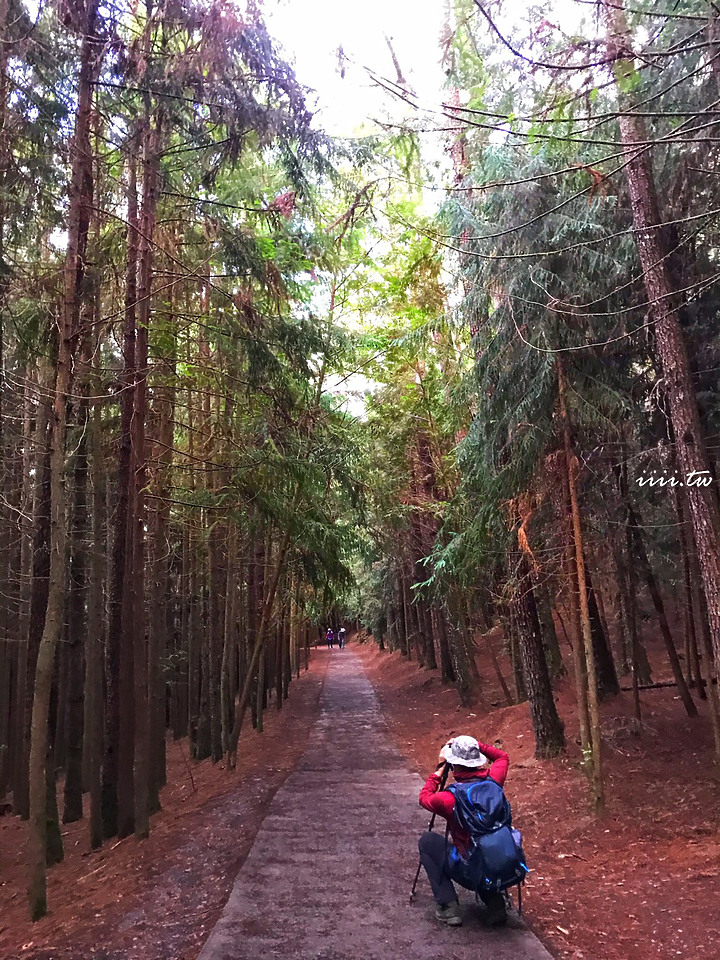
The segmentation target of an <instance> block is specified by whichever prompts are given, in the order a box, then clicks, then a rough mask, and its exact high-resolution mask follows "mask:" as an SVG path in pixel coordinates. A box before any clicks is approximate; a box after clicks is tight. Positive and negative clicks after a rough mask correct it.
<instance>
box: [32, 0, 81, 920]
mask: <svg viewBox="0 0 720 960" xmlns="http://www.w3.org/2000/svg"><path fill="white" fill-rule="evenodd" d="M84 14H85V15H84V17H83V23H82V37H83V39H82V47H81V53H80V73H79V78H78V89H77V113H76V120H75V132H74V140H73V145H72V154H73V160H72V177H71V183H70V208H69V213H68V240H67V252H66V257H65V273H64V296H63V305H62V308H61V311H60V315H59V318H58V346H57V351H58V355H57V364H56V373H55V399H54V403H53V411H52V420H51V447H50V505H51V521H50V578H49V583H48V602H47V607H46V611H45V625H44V627H43V634H42V638H41V641H40V649H39V651H38V661H37V666H36V669H35V696H34V698H33V711H32V731H31V739H30V842H29V859H30V864H31V868H30V884H29V890H28V895H29V902H30V915H31V917H32V919H33V920H38V919H39V918H40V917H42V916H44V915H45V913H46V912H47V895H46V875H45V870H46V868H45V845H46V835H47V819H46V806H47V768H46V757H47V752H48V712H49V708H50V688H51V684H52V674H53V666H54V661H55V647H56V645H57V641H58V639H59V637H60V632H61V630H62V627H63V621H64V606H65V587H66V574H67V566H66V556H65V554H66V528H65V523H66V521H65V496H64V490H63V483H64V469H65V431H66V420H67V402H68V401H67V398H68V394H69V392H70V385H71V383H72V364H73V341H74V337H75V336H76V335H77V329H78V323H79V316H80V297H81V289H82V281H83V271H84V266H85V251H86V245H87V234H88V227H89V223H90V210H91V207H92V192H93V178H92V150H91V144H90V113H91V104H92V90H93V80H94V76H95V72H96V70H97V67H98V57H97V55H96V54H97V48H98V44H97V41H96V38H95V24H96V18H97V0H89V2H88V4H87V6H86V9H85V11H84Z"/></svg>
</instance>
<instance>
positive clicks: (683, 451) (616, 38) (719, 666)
mask: <svg viewBox="0 0 720 960" xmlns="http://www.w3.org/2000/svg"><path fill="white" fill-rule="evenodd" d="M603 5H604V8H605V16H606V20H607V24H608V47H609V50H610V51H611V53H612V54H613V55H614V56H615V57H616V65H615V70H616V75H617V77H618V79H619V80H620V79H621V78H625V81H627V79H629V78H630V79H631V78H632V77H633V75H634V73H635V66H634V62H633V52H632V43H631V38H630V34H629V30H628V26H627V21H626V19H625V13H624V10H623V6H622V3H621V2H613V3H609V2H605V3H604V4H603ZM623 90H630V84H629V83H627V82H623V84H622V89H621V86H620V83H618V99H619V102H620V108H621V111H622V112H621V113H620V117H619V122H620V133H621V136H622V140H623V143H624V144H625V153H626V166H625V172H626V177H627V183H628V188H629V193H630V205H631V208H632V214H633V221H634V225H635V236H636V240H637V245H638V252H639V255H640V263H641V265H642V270H643V278H644V282H645V289H646V292H647V298H648V301H649V304H650V315H651V317H652V318H653V320H654V321H655V326H654V330H655V344H656V350H657V354H658V357H659V359H660V364H661V366H662V372H663V380H664V388H665V393H666V396H667V401H668V406H669V410H670V419H671V421H672V426H673V433H674V436H675V446H676V453H677V458H678V462H679V464H680V469H681V470H682V472H683V473H684V474H685V487H686V490H687V498H688V503H689V508H690V517H691V520H692V528H693V534H694V537H695V542H696V544H697V550H698V559H699V562H700V570H701V573H702V582H703V588H704V591H705V599H706V602H707V609H708V617H709V621H710V633H711V640H712V647H713V653H714V659H715V668H716V671H717V672H718V673H720V512H719V511H718V501H717V494H716V493H715V491H714V490H713V489H712V488H711V487H710V486H700V485H699V483H698V482H697V481H698V478H701V479H702V478H705V479H708V478H710V477H711V476H712V474H711V473H710V461H709V458H708V454H707V447H706V442H705V435H704V431H703V429H702V426H701V424H700V415H699V412H698V406H697V399H696V395H695V387H694V384H693V380H692V372H691V370H690V363H689V360H688V354H687V346H686V344H685V340H684V337H683V332H682V326H681V323H680V316H679V308H680V306H681V305H682V299H681V295H680V294H679V292H678V290H677V285H676V284H675V282H674V281H673V279H672V277H671V275H670V271H669V266H668V255H669V253H670V252H671V250H670V249H669V244H668V242H667V236H668V234H667V231H665V230H663V229H662V228H660V227H659V226H658V225H659V224H660V223H661V217H660V205H659V203H658V196H657V189H656V186H655V180H654V178H653V171H652V163H651V160H652V154H651V152H650V150H649V149H648V148H647V147H644V146H643V147H638V146H636V144H638V143H642V144H644V143H647V142H648V135H647V129H646V125H645V121H644V119H643V118H642V117H641V116H639V115H638V114H637V113H636V112H633V107H634V105H635V98H634V94H633V93H632V92H623ZM634 144H635V145H634Z"/></svg>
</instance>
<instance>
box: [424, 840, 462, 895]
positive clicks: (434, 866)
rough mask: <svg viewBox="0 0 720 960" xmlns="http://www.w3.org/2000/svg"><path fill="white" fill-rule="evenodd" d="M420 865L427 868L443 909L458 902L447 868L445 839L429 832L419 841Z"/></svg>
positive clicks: (431, 883) (429, 878) (433, 889)
mask: <svg viewBox="0 0 720 960" xmlns="http://www.w3.org/2000/svg"><path fill="white" fill-rule="evenodd" d="M418 850H419V851H420V863H421V864H422V865H423V866H424V867H425V872H426V873H427V875H428V880H429V881H430V886H431V887H432V892H433V896H434V897H435V900H436V901H437V902H438V903H439V904H441V905H442V906H443V907H445V906H447V904H448V903H452V902H453V900H457V893H455V887H454V886H453V882H452V880H451V879H450V873H449V871H448V866H447V853H446V843H445V837H444V836H443V835H442V834H440V833H431V832H430V831H429V830H427V831H426V832H425V833H423V835H422V836H421V837H420V839H419V840H418Z"/></svg>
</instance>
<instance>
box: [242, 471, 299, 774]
mask: <svg viewBox="0 0 720 960" xmlns="http://www.w3.org/2000/svg"><path fill="white" fill-rule="evenodd" d="M301 497H302V488H301V486H300V484H299V483H298V485H297V487H296V488H295V494H294V496H293V499H292V504H291V506H290V513H291V514H292V513H293V512H294V511H295V510H297V508H298V506H299V504H300V500H301ZM291 543H292V531H291V530H286V531H285V533H284V534H283V538H282V540H281V542H280V544H279V546H278V550H277V554H276V556H275V557H274V558H273V573H272V576H271V578H270V582H269V584H268V588H267V590H266V592H265V601H264V603H263V611H262V619H261V620H260V626H259V628H258V632H257V637H256V638H255V645H254V647H253V652H252V656H251V658H250V663H249V664H248V670H247V673H246V675H245V682H244V684H243V689H242V693H241V694H240V698H239V700H238V702H237V705H236V707H235V720H234V723H233V728H232V732H231V734H230V750H229V752H228V761H229V764H230V766H231V767H234V766H235V764H236V762H237V745H238V740H239V739H240V731H241V729H242V723H243V719H244V717H245V711H246V710H247V705H248V699H249V697H250V686H251V681H252V677H253V674H254V672H255V670H256V669H257V666H258V663H259V660H260V655H261V654H262V652H263V648H264V645H265V639H266V636H267V632H268V628H269V626H270V620H271V617H272V612H273V608H274V604H275V594H276V592H277V588H278V583H279V582H280V577H281V575H282V572H283V569H284V566H285V557H286V556H287V552H288V550H289V549H290V544H291Z"/></svg>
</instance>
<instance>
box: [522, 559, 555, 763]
mask: <svg viewBox="0 0 720 960" xmlns="http://www.w3.org/2000/svg"><path fill="white" fill-rule="evenodd" d="M518 575H519V580H518V585H517V590H516V592H515V597H514V598H513V608H514V611H513V612H514V621H515V628H516V630H517V635H518V644H519V647H520V657H521V660H522V668H523V676H524V678H525V687H526V689H527V693H528V700H529V701H530V716H531V717H532V723H533V730H534V732H535V756H536V757H537V758H538V759H539V760H546V759H548V758H549V757H556V756H558V754H560V753H562V752H563V751H564V750H565V731H564V728H563V723H562V720H561V719H560V717H559V715H558V712H557V708H556V706H555V699H554V697H553V689H552V684H551V682H550V672H549V670H548V664H547V659H546V657H545V648H544V645H543V639H542V632H541V628H540V620H539V617H538V612H537V606H536V603H535V595H534V592H533V583H532V578H531V575H530V564H529V563H528V559H527V557H526V556H525V554H524V553H522V552H521V553H520V557H519V566H518Z"/></svg>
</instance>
